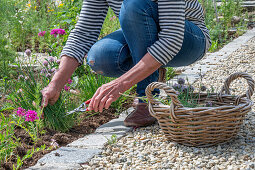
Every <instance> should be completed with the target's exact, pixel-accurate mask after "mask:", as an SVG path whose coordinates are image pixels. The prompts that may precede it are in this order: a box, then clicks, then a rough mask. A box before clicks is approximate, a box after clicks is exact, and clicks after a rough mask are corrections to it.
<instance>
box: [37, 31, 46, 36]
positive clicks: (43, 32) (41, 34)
mask: <svg viewBox="0 0 255 170" xmlns="http://www.w3.org/2000/svg"><path fill="white" fill-rule="evenodd" d="M45 33H46V31H42V32H39V33H38V36H39V37H40V36H41V37H43V36H44V35H45Z"/></svg>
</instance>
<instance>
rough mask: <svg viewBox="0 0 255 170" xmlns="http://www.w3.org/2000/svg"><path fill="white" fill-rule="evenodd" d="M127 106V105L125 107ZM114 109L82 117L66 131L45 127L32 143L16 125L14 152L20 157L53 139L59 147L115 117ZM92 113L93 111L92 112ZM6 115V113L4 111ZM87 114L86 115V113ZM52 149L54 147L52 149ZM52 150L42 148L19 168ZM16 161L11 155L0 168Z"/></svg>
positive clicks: (48, 144)
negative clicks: (37, 138) (16, 144)
mask: <svg viewBox="0 0 255 170" xmlns="http://www.w3.org/2000/svg"><path fill="white" fill-rule="evenodd" d="M125 108H127V106H126V107H125ZM115 113H116V111H115V109H113V108H110V109H108V110H104V111H103V112H102V113H98V114H95V115H93V116H91V117H88V118H85V115H84V118H83V119H82V120H81V121H80V122H79V123H78V124H77V125H76V126H74V127H73V128H71V129H70V131H69V132H67V133H60V132H56V131H53V130H50V129H45V130H46V133H45V134H43V135H41V136H40V140H39V141H38V142H37V143H36V144H34V143H33V141H32V139H31V138H30V137H29V135H28V134H27V133H26V132H25V130H23V129H22V128H19V127H17V128H16V130H15V136H16V138H17V139H20V142H19V143H20V144H21V145H20V146H19V147H17V148H16V149H15V152H14V154H15V155H19V156H20V157H21V158H22V157H23V156H25V155H26V153H27V151H28V150H30V149H32V148H33V147H34V148H37V147H40V146H42V145H44V144H45V145H46V148H49V147H50V146H51V143H52V140H53V139H54V140H55V141H56V142H57V144H58V145H59V147H61V146H65V145H67V144H69V143H71V142H72V141H74V140H76V139H78V138H81V137H83V136H85V135H86V134H90V133H93V132H94V131H95V130H96V128H97V127H99V126H100V125H102V124H104V123H106V122H109V121H110V120H112V119H114V118H116V117H117V115H115ZM92 114H93V113H92ZM5 115H7V113H5ZM86 116H87V115H86ZM52 150H54V149H52ZM52 150H46V149H45V150H43V151H39V152H36V153H35V154H33V156H32V157H31V158H28V159H26V160H25V161H24V164H23V166H22V168H21V169H25V168H28V167H31V166H33V165H35V164H36V162H37V161H38V160H39V159H40V158H41V157H43V155H45V154H47V153H49V152H51V151H52ZM16 162H17V159H16V156H13V158H12V159H11V160H9V161H8V162H6V163H2V164H1V166H0V169H6V170H8V169H12V167H13V165H15V164H16Z"/></svg>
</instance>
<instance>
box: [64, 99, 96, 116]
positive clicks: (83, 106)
mask: <svg viewBox="0 0 255 170" xmlns="http://www.w3.org/2000/svg"><path fill="white" fill-rule="evenodd" d="M90 101H91V99H89V100H87V101H86V102H83V103H82V104H81V105H80V106H79V107H77V108H75V109H74V110H72V111H69V112H67V113H66V114H65V116H69V115H71V114H73V113H77V112H86V111H89V110H88V108H87V105H88V104H89V103H90Z"/></svg>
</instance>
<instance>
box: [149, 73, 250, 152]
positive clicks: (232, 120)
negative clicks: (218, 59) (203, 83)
mask: <svg viewBox="0 0 255 170" xmlns="http://www.w3.org/2000/svg"><path fill="white" fill-rule="evenodd" d="M239 77H242V78H245V79H246V80H247V82H248V86H249V87H248V90H247V92H246V94H243V95H241V96H234V95H230V91H229V85H230V83H231V81H232V80H234V79H236V78H239ZM155 88H158V89H163V90H164V91H165V92H166V94H167V95H168V96H169V97H170V98H171V104H170V106H169V105H163V104H162V103H161V102H159V101H158V100H156V99H154V98H153V96H152V91H153V90H154V89H155ZM253 91H254V80H253V79H252V78H251V76H249V75H248V74H246V73H235V74H232V75H231V76H229V77H228V78H227V79H226V81H225V83H224V85H223V87H222V90H221V91H220V93H211V94H209V95H208V93H199V94H198V93H196V94H197V95H199V97H198V98H197V101H198V102H200V103H203V102H208V101H210V102H212V103H213V105H214V107H196V108H187V107H184V106H183V105H182V104H181V103H180V101H179V100H178V98H177V96H178V92H177V91H175V90H174V89H173V88H171V87H169V86H167V85H166V84H164V83H159V82H153V83H151V84H150V85H149V86H148V87H147V88H146V95H147V97H148V100H149V110H150V113H151V115H152V116H153V117H155V118H156V119H157V120H158V122H159V125H160V128H161V129H162V130H163V132H164V134H165V136H166V137H167V138H168V139H169V140H171V141H174V142H177V143H180V144H183V145H187V146H196V147H206V146H211V145H216V144H219V143H223V142H226V141H228V140H229V139H231V138H233V137H235V136H236V134H237V133H238V131H239V129H240V125H241V124H242V122H243V119H244V117H245V114H246V113H247V112H249V111H250V110H251V106H252V105H253V102H252V101H251V100H250V98H251V96H252V94H253Z"/></svg>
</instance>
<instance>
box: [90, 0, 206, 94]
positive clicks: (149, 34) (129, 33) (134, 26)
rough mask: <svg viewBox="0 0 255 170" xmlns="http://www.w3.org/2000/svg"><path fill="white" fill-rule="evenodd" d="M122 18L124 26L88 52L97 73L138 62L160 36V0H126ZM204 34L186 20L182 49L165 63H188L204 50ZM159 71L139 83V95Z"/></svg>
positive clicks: (108, 73) (117, 72)
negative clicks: (153, 0) (158, 0)
mask: <svg viewBox="0 0 255 170" xmlns="http://www.w3.org/2000/svg"><path fill="white" fill-rule="evenodd" d="M119 21H120V25H121V29H119V30H117V31H115V32H113V33H111V34H109V35H107V36H105V37H104V38H102V39H101V40H99V41H97V42H96V43H95V44H94V45H93V46H92V47H91V49H90V51H89V52H88V55H87V64H88V65H90V67H91V68H92V69H93V70H94V71H96V72H97V73H99V74H101V75H104V76H108V77H119V76H121V75H122V74H124V73H126V72H127V71H128V70H129V69H131V68H132V67H133V66H134V65H136V64H137V63H138V62H139V61H140V60H141V59H142V58H143V56H144V55H145V54H146V53H147V47H149V46H151V45H152V44H153V43H154V42H155V41H157V40H158V32H159V31H160V27H159V19H158V6H157V3H155V2H152V1H151V0H139V1H137V0H124V1H123V3H122V6H121V10H120V15H119ZM205 43H206V40H205V36H204V34H203V33H202V31H201V30H200V28H199V27H198V26H196V25H195V24H193V23H192V22H190V21H188V20H186V21H185V32H184V40H183V44H182V47H181V50H180V51H179V53H178V54H177V55H176V56H175V57H174V58H173V59H172V60H171V61H170V62H169V63H168V64H167V65H164V66H162V67H180V66H187V65H190V64H192V63H194V62H195V61H197V60H199V59H201V58H202V57H203V56H204V53H205ZM158 76H159V74H158V71H155V72H154V73H153V74H151V75H150V76H149V77H147V78H146V79H144V80H142V81H140V82H139V83H138V84H137V94H138V96H145V88H146V87H147V86H148V85H149V84H150V83H151V82H154V81H157V80H158Z"/></svg>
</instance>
